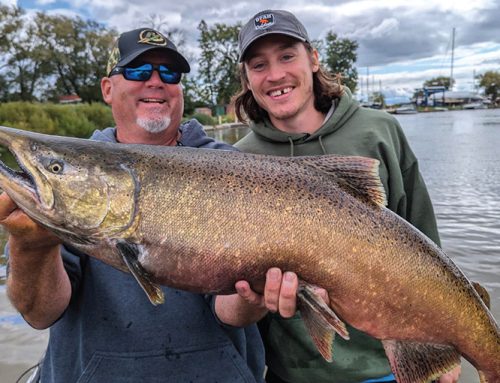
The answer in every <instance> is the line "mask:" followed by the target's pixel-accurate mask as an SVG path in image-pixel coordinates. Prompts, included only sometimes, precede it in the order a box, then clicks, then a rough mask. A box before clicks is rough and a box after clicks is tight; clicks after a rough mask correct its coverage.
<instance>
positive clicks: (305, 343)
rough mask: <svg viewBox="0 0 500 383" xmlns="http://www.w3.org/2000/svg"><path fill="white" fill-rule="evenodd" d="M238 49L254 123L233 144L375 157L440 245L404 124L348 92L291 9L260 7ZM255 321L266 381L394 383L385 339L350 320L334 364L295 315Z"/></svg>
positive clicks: (241, 108) (399, 209)
mask: <svg viewBox="0 0 500 383" xmlns="http://www.w3.org/2000/svg"><path fill="white" fill-rule="evenodd" d="M239 49H240V62H241V63H242V64H241V66H240V75H241V84H242V90H241V91H240V93H239V94H238V95H237V96H236V98H235V104H236V113H237V115H238V117H239V118H240V119H241V120H245V119H246V118H248V119H249V120H250V129H251V132H250V133H249V134H248V135H247V136H246V137H244V138H243V139H242V140H240V141H239V142H238V143H237V144H236V147H238V148H239V149H241V150H243V151H245V152H251V153H259V154H273V155H280V156H300V155H322V154H343V155H356V156H364V157H371V158H375V159H378V160H379V161H380V169H379V170H380V177H381V180H382V183H383V185H384V188H385V190H386V193H387V198H388V205H387V206H388V208H389V209H391V210H392V211H394V212H395V213H397V214H398V215H400V216H401V217H403V218H404V219H406V220H407V221H409V222H410V223H412V224H413V225H414V226H416V227H417V228H419V229H420V230H421V231H422V232H424V233H425V234H426V235H427V236H428V237H429V238H431V239H432V240H434V242H436V243H437V244H439V235H438V232H437V228H436V220H435V217H434V212H433V208H432V204H431V201H430V199H429V195H428V192H427V189H426V186H425V184H424V181H423V179H422V176H421V175H420V172H419V168H418V162H417V159H416V158H415V156H414V154H413V152H412V151H411V149H410V147H409V145H408V142H407V140H406V138H405V136H404V134H403V131H402V129H401V127H400V126H399V123H398V122H397V120H396V119H395V118H393V117H392V116H390V115H389V114H387V113H385V112H381V111H376V110H371V109H364V108H361V107H360V106H359V105H358V103H357V102H356V101H355V100H354V99H353V97H352V94H351V92H350V90H349V89H348V88H346V87H342V86H341V85H340V83H339V81H336V80H334V79H332V78H331V77H330V76H329V75H328V74H327V73H326V72H325V71H324V70H323V68H322V67H321V65H320V63H319V58H318V52H317V51H316V49H314V48H313V47H312V46H311V43H310V39H309V37H308V34H307V31H306V29H305V28H304V26H303V25H302V23H301V22H300V21H299V20H298V19H297V18H296V17H295V16H294V15H293V14H291V13H290V12H287V11H281V10H265V11H262V12H259V13H257V14H256V15H255V16H254V17H252V18H251V19H250V21H248V23H246V24H245V25H244V26H243V27H242V29H241V31H240V35H239ZM289 274H290V273H289ZM289 278H296V276H294V275H293V273H292V276H289ZM389 288H390V286H389ZM259 327H260V329H261V333H262V335H263V340H264V344H265V346H266V362H267V365H268V374H267V377H266V381H268V382H273V383H274V382H293V383H301V382H342V383H350V382H352V383H359V382H393V381H394V376H393V375H392V373H391V369H390V366H389V363H388V360H387V358H386V356H385V352H384V349H383V347H382V344H381V342H380V341H378V340H376V339H374V338H371V337H370V336H368V335H367V334H364V333H362V332H360V331H357V330H355V329H354V328H352V327H349V329H348V331H349V333H350V338H351V339H350V340H349V341H344V340H343V339H341V338H340V337H338V336H337V337H336V338H335V341H334V346H333V350H334V353H333V358H334V361H333V363H327V362H326V361H325V360H324V359H323V358H322V356H321V355H320V354H319V352H318V351H317V350H316V348H315V346H314V344H313V343H312V341H311V339H310V337H309V335H308V334H307V333H306V330H305V327H304V324H303V322H302V320H301V319H300V318H299V317H298V316H294V317H292V318H283V316H282V315H278V314H269V315H267V316H266V318H265V319H264V320H262V321H261V323H260V326H259ZM459 372H460V368H459V367H458V368H456V369H455V370H454V371H452V372H450V373H448V374H446V375H445V376H443V377H441V378H440V382H441V383H444V382H448V383H450V382H456V381H457V380H458V375H459Z"/></svg>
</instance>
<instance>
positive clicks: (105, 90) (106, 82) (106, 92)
mask: <svg viewBox="0 0 500 383" xmlns="http://www.w3.org/2000/svg"><path fill="white" fill-rule="evenodd" d="M101 93H102V98H103V100H104V102H105V103H106V104H108V105H111V100H112V98H113V97H112V93H113V84H112V83H111V79H110V78H109V77H104V78H103V79H102V80H101Z"/></svg>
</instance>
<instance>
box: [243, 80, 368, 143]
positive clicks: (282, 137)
mask: <svg viewBox="0 0 500 383" xmlns="http://www.w3.org/2000/svg"><path fill="white" fill-rule="evenodd" d="M333 103H335V110H334V112H333V114H332V115H331V116H330V118H328V120H326V121H325V122H324V123H323V125H322V126H321V127H320V128H319V129H318V130H317V131H316V132H314V133H313V134H309V133H296V134H291V133H286V132H283V131H281V130H278V129H277V128H275V127H274V126H273V124H272V123H271V121H270V120H269V119H268V118H265V119H264V121H263V122H260V123H253V122H250V129H251V130H252V131H253V132H254V133H255V134H256V135H258V136H260V138H261V139H264V140H265V141H271V142H290V143H293V144H301V143H303V142H307V141H312V140H315V139H318V138H319V139H321V137H324V136H326V135H328V134H331V133H333V132H335V131H336V130H338V129H340V128H341V127H342V126H343V125H344V123H345V122H346V121H348V120H349V118H350V117H351V116H352V114H354V113H355V112H356V110H357V109H358V108H359V104H358V102H357V101H356V100H354V98H353V97H352V93H351V91H350V90H349V88H347V87H345V86H344V92H343V94H342V96H341V97H340V99H334V100H332V104H333Z"/></svg>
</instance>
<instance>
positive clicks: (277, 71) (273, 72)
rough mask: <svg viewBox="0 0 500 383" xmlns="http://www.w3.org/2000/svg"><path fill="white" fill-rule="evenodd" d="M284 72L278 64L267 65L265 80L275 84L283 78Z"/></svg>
mask: <svg viewBox="0 0 500 383" xmlns="http://www.w3.org/2000/svg"><path fill="white" fill-rule="evenodd" d="M285 76H286V72H285V70H284V69H283V67H282V66H281V65H280V64H279V63H272V64H270V65H269V70H268V72H267V80H268V81H272V82H276V81H280V80H282V79H283V78H285Z"/></svg>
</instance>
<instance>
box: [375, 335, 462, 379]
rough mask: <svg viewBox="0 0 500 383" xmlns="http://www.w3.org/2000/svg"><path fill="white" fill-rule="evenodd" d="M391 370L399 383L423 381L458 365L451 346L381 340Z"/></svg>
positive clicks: (457, 357)
mask: <svg viewBox="0 0 500 383" xmlns="http://www.w3.org/2000/svg"><path fill="white" fill-rule="evenodd" d="M382 344H383V345H384V349H385V353H386V355H387V358H388V359H389V363H390V365H391V369H392V372H393V373H394V376H395V377H396V380H397V381H398V382H399V383H426V382H429V381H431V380H434V379H438V378H439V377H440V376H441V375H443V374H445V373H447V372H448V371H451V370H452V369H453V368H455V367H456V366H458V365H459V364H460V354H459V353H458V351H457V350H456V349H455V347H453V346H447V345H442V344H429V343H418V342H409V341H396V340H383V341H382Z"/></svg>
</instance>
